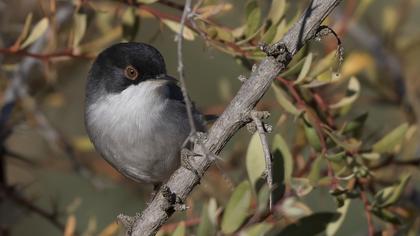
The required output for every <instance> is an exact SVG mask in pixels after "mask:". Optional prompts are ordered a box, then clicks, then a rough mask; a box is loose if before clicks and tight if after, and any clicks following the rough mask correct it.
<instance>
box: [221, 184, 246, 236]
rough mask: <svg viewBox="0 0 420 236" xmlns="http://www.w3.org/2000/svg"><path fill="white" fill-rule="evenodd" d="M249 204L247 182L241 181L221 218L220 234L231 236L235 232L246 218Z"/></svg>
mask: <svg viewBox="0 0 420 236" xmlns="http://www.w3.org/2000/svg"><path fill="white" fill-rule="evenodd" d="M250 204H251V186H250V185H249V182H248V181H243V182H242V183H241V184H240V185H239V186H238V187H236V189H235V191H234V192H233V194H232V196H231V197H230V199H229V202H228V204H227V206H226V209H225V212H224V214H223V218H222V232H223V233H224V234H231V233H233V232H235V231H236V230H237V229H238V228H239V227H240V226H241V225H242V223H243V222H244V220H245V219H246V217H247V216H248V208H249V205H250Z"/></svg>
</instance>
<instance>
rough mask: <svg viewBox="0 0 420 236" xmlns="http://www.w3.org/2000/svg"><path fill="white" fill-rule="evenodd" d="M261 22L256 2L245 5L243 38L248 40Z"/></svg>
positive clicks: (259, 10)
mask: <svg viewBox="0 0 420 236" xmlns="http://www.w3.org/2000/svg"><path fill="white" fill-rule="evenodd" d="M260 22H261V9H260V8H259V6H258V3H257V1H250V2H248V4H247V5H246V28H245V36H246V38H249V37H250V36H252V35H254V33H255V32H257V30H258V28H259V25H260Z"/></svg>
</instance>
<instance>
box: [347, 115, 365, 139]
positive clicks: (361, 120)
mask: <svg viewBox="0 0 420 236" xmlns="http://www.w3.org/2000/svg"><path fill="white" fill-rule="evenodd" d="M367 118H368V113H363V114H362V115H360V116H358V117H356V118H355V119H353V120H351V121H350V122H348V123H347V124H346V126H345V127H344V128H343V134H346V133H350V132H351V133H353V134H354V135H353V136H354V137H360V135H361V134H362V131H363V126H364V124H365V123H366V120H367Z"/></svg>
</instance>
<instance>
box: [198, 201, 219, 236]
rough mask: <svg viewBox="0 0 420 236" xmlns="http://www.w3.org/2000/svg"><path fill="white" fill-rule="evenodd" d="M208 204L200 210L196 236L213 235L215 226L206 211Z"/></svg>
mask: <svg viewBox="0 0 420 236" xmlns="http://www.w3.org/2000/svg"><path fill="white" fill-rule="evenodd" d="M208 206H209V204H205V205H204V206H203V209H202V210H201V217H200V224H199V225H198V229H197V236H212V235H215V228H216V227H215V225H214V224H213V222H212V221H211V220H210V215H209V211H208V208H209V207H208Z"/></svg>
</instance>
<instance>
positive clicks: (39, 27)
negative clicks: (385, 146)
mask: <svg viewBox="0 0 420 236" xmlns="http://www.w3.org/2000/svg"><path fill="white" fill-rule="evenodd" d="M48 24H49V23H48V18H47V17H44V18H42V19H41V20H40V21H39V22H38V23H37V24H36V25H35V26H34V28H33V29H32V31H31V33H30V34H29V36H28V38H26V39H25V41H24V42H23V43H22V46H21V48H25V47H27V46H29V45H30V44H32V43H33V42H35V41H36V40H37V39H38V38H39V37H41V36H42V35H43V34H44V33H45V31H47V29H48Z"/></svg>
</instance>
